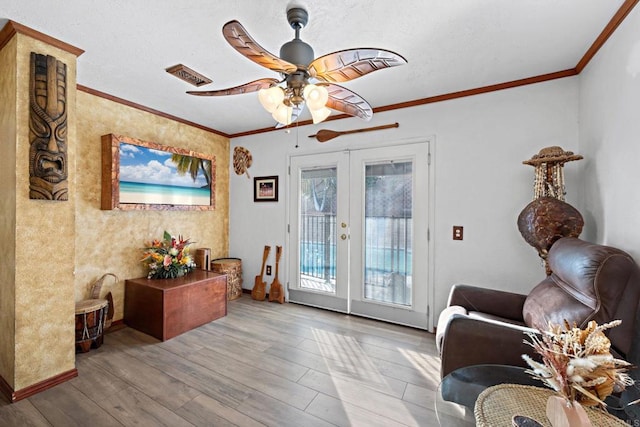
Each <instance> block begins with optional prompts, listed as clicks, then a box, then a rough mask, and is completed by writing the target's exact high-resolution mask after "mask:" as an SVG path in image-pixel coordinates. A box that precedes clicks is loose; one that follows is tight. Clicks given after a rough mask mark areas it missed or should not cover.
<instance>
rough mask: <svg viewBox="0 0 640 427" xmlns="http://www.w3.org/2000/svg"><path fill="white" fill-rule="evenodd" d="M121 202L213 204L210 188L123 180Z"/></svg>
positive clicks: (121, 183)
mask: <svg viewBox="0 0 640 427" xmlns="http://www.w3.org/2000/svg"><path fill="white" fill-rule="evenodd" d="M120 203H144V204H160V205H191V206H193V205H198V206H208V205H210V204H211V197H210V193H209V189H208V188H188V187H174V186H169V185H154V184H141V183H135V182H125V181H121V182H120Z"/></svg>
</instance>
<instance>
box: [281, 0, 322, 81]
mask: <svg viewBox="0 0 640 427" xmlns="http://www.w3.org/2000/svg"><path fill="white" fill-rule="evenodd" d="M287 21H289V25H291V28H293V29H294V30H295V31H296V36H295V38H294V39H293V40H291V41H290V42H287V43H285V44H283V45H282V47H281V48H280V58H282V59H284V60H285V61H288V62H290V63H292V64H294V65H297V66H298V68H302V69H304V70H306V69H307V66H308V65H309V64H310V63H311V61H313V60H314V59H315V57H314V54H313V49H312V48H311V46H309V45H308V44H307V43H305V42H303V41H302V40H300V30H301V29H302V28H304V27H305V25H307V22H309V14H308V13H307V11H306V10H305V9H303V8H301V7H292V8H290V9H288V10H287Z"/></svg>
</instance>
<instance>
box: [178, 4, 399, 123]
mask: <svg viewBox="0 0 640 427" xmlns="http://www.w3.org/2000/svg"><path fill="white" fill-rule="evenodd" d="M287 21H288V22H289V25H290V26H291V28H293V29H294V30H295V38H294V39H293V40H291V41H289V42H287V43H285V44H284V45H282V47H281V48H280V57H277V56H275V55H273V54H271V53H269V52H268V51H266V50H265V49H264V48H263V47H262V46H260V45H259V44H258V43H257V42H256V41H255V40H253V38H251V36H250V35H249V34H248V33H247V31H246V30H245V29H244V27H243V26H242V25H240V23H239V22H238V21H235V20H234V21H229V22H227V23H226V24H224V26H223V27H222V34H223V36H224V38H225V40H227V42H229V44H230V45H231V46H232V47H233V48H234V49H235V50H237V51H238V52H240V54H242V55H244V56H245V57H247V58H248V59H250V60H251V61H253V62H255V63H257V64H259V65H262V66H263V67H266V68H268V69H270V70H273V71H276V72H278V73H280V75H281V76H282V79H281V80H278V79H275V78H264V79H259V80H255V81H252V82H249V83H245V84H243V85H240V86H235V87H231V88H227V89H219V90H209V91H188V92H187V93H188V94H190V95H198V96H226V95H239V94H243V93H249V92H258V99H259V100H260V103H261V104H262V106H263V107H264V108H265V109H266V110H267V111H268V112H270V113H272V116H273V118H274V119H275V120H276V121H277V122H278V125H277V126H276V127H281V126H286V125H289V124H291V122H292V121H295V120H296V119H297V118H298V117H299V116H300V114H301V113H302V111H303V108H304V105H305V104H306V105H307V108H308V109H309V111H310V113H311V116H312V118H313V123H319V122H321V121H323V120H325V119H326V118H327V117H328V116H329V115H330V114H331V110H337V111H340V112H342V113H345V114H348V115H350V116H355V117H360V118H361V119H364V120H370V119H371V117H372V116H373V109H372V108H371V106H370V105H369V103H368V102H367V101H365V100H364V99H363V98H362V97H360V96H359V95H357V94H356V93H354V92H352V91H350V90H348V89H346V88H344V87H342V86H340V85H337V84H336V83H342V82H346V81H349V80H353V79H356V78H358V77H361V76H364V75H365V74H368V73H371V72H373V71H377V70H381V69H384V68H389V67H395V66H397V65H402V64H406V63H407V60H406V59H404V58H403V57H402V56H401V55H399V54H397V53H395V52H391V51H389V50H384V49H376V48H356V49H346V50H340V51H337V52H333V53H330V54H328V55H324V56H321V57H319V58H316V59H314V53H313V49H312V48H311V46H309V45H308V44H307V43H305V42H303V41H302V40H301V39H300V30H301V29H302V28H304V27H305V25H307V22H308V21H309V15H308V13H307V11H306V10H305V9H303V8H300V7H292V8H290V9H288V10H287Z"/></svg>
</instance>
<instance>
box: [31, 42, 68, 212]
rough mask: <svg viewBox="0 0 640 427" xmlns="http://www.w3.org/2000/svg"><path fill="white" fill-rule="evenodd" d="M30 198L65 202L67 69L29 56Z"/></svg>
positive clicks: (48, 58)
mask: <svg viewBox="0 0 640 427" xmlns="http://www.w3.org/2000/svg"><path fill="white" fill-rule="evenodd" d="M29 142H30V148H29V198H30V199H46V200H68V199H69V184H68V182H67V176H68V169H67V66H66V65H65V64H64V63H62V62H60V61H58V60H57V59H56V58H55V57H53V56H50V55H40V54H37V53H34V52H31V73H30V79H29Z"/></svg>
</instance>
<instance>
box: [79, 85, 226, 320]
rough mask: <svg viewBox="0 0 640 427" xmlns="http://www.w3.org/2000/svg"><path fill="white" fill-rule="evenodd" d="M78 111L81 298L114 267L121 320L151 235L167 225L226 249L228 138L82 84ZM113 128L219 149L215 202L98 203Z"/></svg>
mask: <svg viewBox="0 0 640 427" xmlns="http://www.w3.org/2000/svg"><path fill="white" fill-rule="evenodd" d="M77 112H78V126H77V131H78V140H77V149H78V159H79V160H78V164H77V168H76V178H77V203H76V206H77V209H76V233H75V246H76V254H75V261H76V278H75V299H76V300H81V299H84V298H86V297H87V294H88V292H89V289H90V287H91V285H92V284H93V283H94V282H95V281H96V280H97V279H98V278H100V277H101V276H102V275H103V274H104V273H107V272H108V273H114V274H115V275H117V276H118V277H119V279H120V281H119V283H117V284H115V285H113V286H112V285H111V283H113V281H112V280H111V279H110V278H108V279H107V280H106V281H105V287H104V288H103V291H102V293H103V294H104V293H105V292H106V291H108V290H111V291H112V293H113V297H114V306H115V316H114V320H118V319H122V317H123V307H124V280H125V279H130V278H136V277H142V276H145V275H146V273H147V271H146V270H145V268H144V265H143V264H142V263H140V258H141V256H142V251H141V248H142V247H143V245H144V242H145V241H148V240H152V239H154V238H161V237H162V234H163V232H164V230H167V231H168V232H170V233H171V234H174V235H178V234H181V235H183V236H184V237H188V238H190V239H191V240H192V241H194V242H196V243H195V244H194V245H193V246H192V248H197V247H207V248H211V252H212V256H214V257H224V256H227V252H228V246H229V245H228V240H229V239H228V229H229V227H228V221H229V214H228V213H229V140H228V139H227V138H224V137H221V136H218V135H215V134H212V133H210V132H206V131H203V130H201V129H197V128H195V127H191V126H187V125H184V124H181V123H178V122H175V121H173V120H169V119H166V118H163V117H160V116H157V115H154V114H151V113H147V112H144V111H141V110H138V109H135V108H131V107H128V106H125V105H122V104H120V103H116V102H113V101H110V100H107V99H104V98H101V97H98V96H94V95H91V94H88V93H86V92H80V91H79V92H78V103H77ZM109 133H114V134H118V135H124V136H129V137H133V138H138V139H141V140H144V141H152V142H157V143H159V144H163V145H168V146H173V147H180V148H186V149H189V150H193V151H196V152H200V153H205V154H213V155H215V157H216V187H215V190H216V198H215V206H216V209H215V210H213V211H119V210H113V211H103V210H100V194H101V170H100V169H101V164H100V156H101V151H100V147H101V145H100V137H101V136H102V135H106V134H109ZM107 284H109V286H106V285H107Z"/></svg>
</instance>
